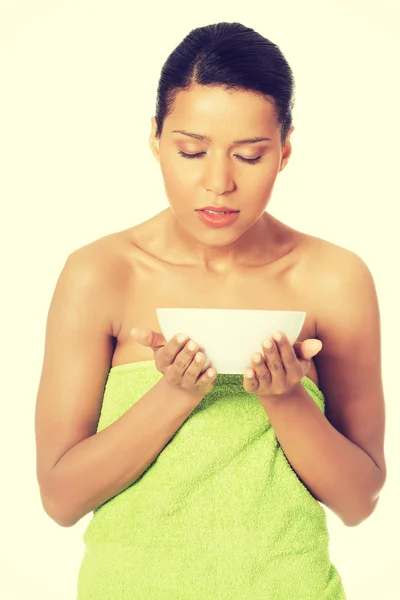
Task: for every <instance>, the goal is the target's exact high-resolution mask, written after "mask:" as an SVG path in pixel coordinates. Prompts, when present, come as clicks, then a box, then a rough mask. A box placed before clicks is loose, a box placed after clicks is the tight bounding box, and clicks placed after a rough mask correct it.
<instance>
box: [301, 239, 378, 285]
mask: <svg viewBox="0 0 400 600" xmlns="http://www.w3.org/2000/svg"><path fill="white" fill-rule="evenodd" d="M301 240H302V245H303V247H304V248H305V250H304V252H303V256H304V266H305V267H306V270H307V272H308V273H309V274H310V276H312V277H314V278H315V277H318V283H319V287H321V288H322V284H323V288H324V289H328V290H329V289H333V287H335V286H338V285H340V282H341V281H342V282H343V280H345V279H346V278H347V277H349V276H350V277H351V276H352V275H355V274H356V271H357V270H360V269H361V270H364V271H365V270H368V266H367V265H366V263H365V261H364V260H363V259H362V258H361V257H360V256H359V255H358V254H357V253H356V252H354V251H353V250H350V249H348V248H344V247H343V246H339V245H338V244H334V243H333V242H330V241H328V240H324V239H322V238H319V237H316V236H312V235H308V234H304V233H302V234H301ZM315 284H316V280H315V279H314V286H315ZM332 286H333V287H332Z"/></svg>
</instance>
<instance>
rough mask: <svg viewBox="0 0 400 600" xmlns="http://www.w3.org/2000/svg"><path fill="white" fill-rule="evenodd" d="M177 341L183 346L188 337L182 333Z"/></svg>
mask: <svg viewBox="0 0 400 600" xmlns="http://www.w3.org/2000/svg"><path fill="white" fill-rule="evenodd" d="M176 339H177V340H178V342H179V344H183V342H184V341H185V340H187V336H186V335H185V334H183V333H180V334H179V335H178V337H177V338H176Z"/></svg>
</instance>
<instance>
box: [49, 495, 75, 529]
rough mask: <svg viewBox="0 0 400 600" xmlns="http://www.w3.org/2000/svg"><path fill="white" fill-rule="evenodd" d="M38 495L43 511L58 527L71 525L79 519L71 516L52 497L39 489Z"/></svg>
mask: <svg viewBox="0 0 400 600" xmlns="http://www.w3.org/2000/svg"><path fill="white" fill-rule="evenodd" d="M40 497H41V500H42V506H43V508H44V511H45V513H46V514H47V515H48V516H49V517H50V519H52V521H54V522H55V523H57V525H60V527H73V526H74V525H76V523H77V522H78V521H79V518H78V519H76V518H72V515H71V514H70V513H67V511H66V510H65V509H64V508H63V507H61V506H60V504H59V503H58V502H57V501H56V500H55V499H54V498H52V497H51V496H49V495H46V494H45V493H44V492H43V491H42V490H40Z"/></svg>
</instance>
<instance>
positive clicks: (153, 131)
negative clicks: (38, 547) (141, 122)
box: [149, 117, 160, 162]
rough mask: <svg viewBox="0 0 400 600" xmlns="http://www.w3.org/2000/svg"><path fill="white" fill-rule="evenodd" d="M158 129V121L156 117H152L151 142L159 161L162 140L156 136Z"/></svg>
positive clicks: (152, 149) (153, 151)
mask: <svg viewBox="0 0 400 600" xmlns="http://www.w3.org/2000/svg"><path fill="white" fill-rule="evenodd" d="M156 131H157V121H156V119H155V117H151V133H150V138H149V144H150V148H151V151H152V153H153V154H154V156H155V158H156V159H157V160H158V162H160V140H159V138H156Z"/></svg>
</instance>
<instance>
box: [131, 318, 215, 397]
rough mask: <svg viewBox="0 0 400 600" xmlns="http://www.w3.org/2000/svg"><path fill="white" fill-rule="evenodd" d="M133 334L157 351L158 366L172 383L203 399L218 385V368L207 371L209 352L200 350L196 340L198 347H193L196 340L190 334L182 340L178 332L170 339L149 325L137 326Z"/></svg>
mask: <svg viewBox="0 0 400 600" xmlns="http://www.w3.org/2000/svg"><path fill="white" fill-rule="evenodd" d="M131 335H132V337H133V338H134V339H135V341H137V342H138V343H139V344H142V345H143V346H148V347H150V348H151V349H152V350H153V351H154V360H155V363H156V367H157V369H158V370H159V371H160V373H162V374H163V375H164V377H165V378H166V380H167V381H168V383H170V384H171V385H172V386H175V387H178V388H181V389H183V390H185V391H187V392H188V393H189V394H193V395H194V396H196V397H199V396H200V397H201V398H202V397H204V396H205V395H206V394H208V393H209V392H210V391H211V390H212V388H213V387H214V383H215V379H216V376H217V372H216V370H215V369H206V370H204V365H205V363H206V355H205V354H204V352H197V350H199V347H198V344H196V343H195V342H193V345H194V347H193V348H192V349H189V344H190V342H191V341H192V340H188V338H187V336H182V340H180V336H179V335H175V336H174V337H173V338H171V339H170V340H169V342H167V340H166V339H165V337H164V336H163V334H162V333H158V332H157V331H153V330H152V329H147V328H134V329H132V330H131ZM197 359H199V360H197Z"/></svg>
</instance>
